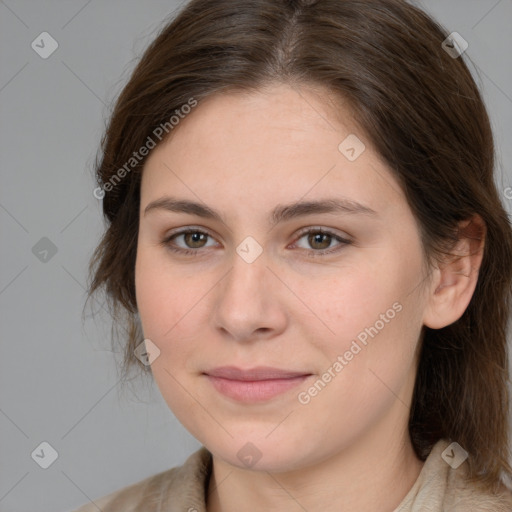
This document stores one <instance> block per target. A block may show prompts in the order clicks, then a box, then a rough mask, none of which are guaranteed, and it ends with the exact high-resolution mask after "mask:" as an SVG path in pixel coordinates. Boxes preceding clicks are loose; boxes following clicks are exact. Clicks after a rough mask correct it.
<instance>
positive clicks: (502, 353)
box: [89, 0, 512, 489]
mask: <svg viewBox="0 0 512 512" xmlns="http://www.w3.org/2000/svg"><path fill="white" fill-rule="evenodd" d="M447 35H448V33H447V31H446V30H444V29H443V28H442V27H440V26H439V25H438V24H437V23H436V22H435V21H433V20H432V19H431V18H430V17H429V16H427V15H426V14H425V13H424V12H422V11H421V10H420V9H418V8H416V7H414V6H412V5H410V4H408V3H406V2H405V1H402V0H318V1H299V0H243V1H237V0H192V1H191V2H189V3H188V4H187V5H186V6H185V7H184V8H183V9H182V11H181V12H180V13H179V14H178V16H177V17H175V19H173V20H172V21H171V22H170V23H169V24H167V25H166V26H165V27H164V29H163V30H162V31H161V33H160V34H159V35H158V37H157V38H156V39H155V40H154V41H153V42H152V44H151V45H150V46H149V48H148V49H147V50H146V52H145V53H144V55H143V56H142V58H141V60H140V62H139V63H138V65H137V66H136V68H135V70H134V71H133V74H132V76H131V78H130V80H129V82H128V84H127V85H126V87H125V88H124V90H123V91H122V93H121V95H120V96H119V98H118V100H117V103H116V105H115V109H114V111H113V114H112V117H111V119H110V124H109V126H108V128H107V131H106V133H105V136H104V138H103V140H102V155H101V156H100V157H99V158H98V160H97V163H96V174H97V178H98V184H99V185H100V186H102V187H103V190H104V194H105V195H104V198H103V212H104V215H105V217H106V221H107V224H108V227H107V229H106V231H105V233H104V236H103V238H102V240H101V243H100V244H99V246H98V247H97V248H96V251H95V253H94V255H93V258H92V259H91V263H90V269H89V270H90V275H89V281H90V284H89V298H90V297H91V296H92V295H93V294H94V293H95V292H97V291H98V290H99V289H104V291H105V292H106V294H107V298H108V299H109V301H110V306H111V308H112V309H111V314H112V315H113V317H114V320H115V321H116V322H114V324H116V323H117V325H118V327H119V326H120V325H121V324H122V325H124V329H125V336H124V338H125V339H124V340H123V342H124V362H123V365H124V366H123V372H124V373H125V374H127V373H128V370H129V368H130V367H132V365H133V364H140V363H138V362H137V361H136V359H135V357H134V355H133V352H134V349H135V347H136V346H137V345H138V344H139V343H141V341H142V339H143V337H142V332H141V326H140V322H139V319H138V317H137V304H136V299H135V285H134V272H135V257H136V250H137V235H138V221H139V218H138V215H139V200H140V197H139V196H140V179H141V171H142V168H143V165H144V161H145V158H142V159H140V161H137V162H135V163H134V162H132V167H131V168H129V169H128V170H127V172H125V173H122V175H123V176H122V179H118V180H117V181H116V182H115V183H113V181H112V178H113V177H114V175H116V173H117V177H118V178H119V170H120V169H121V168H122V167H123V166H125V164H126V162H128V161H130V158H131V157H132V153H133V151H134V150H135V149H138V148H140V147H142V146H144V145H145V144H147V141H148V137H150V138H153V139H154V133H155V130H156V129H157V127H159V126H161V125H164V124H165V123H167V125H168V124H169V119H170V118H171V116H173V115H174V114H175V113H176V111H177V110H179V109H180V108H181V107H182V106H183V105H185V104H187V103H189V104H190V99H191V98H194V99H195V101H197V102H198V103H199V104H200V102H201V99H203V98H206V97H207V96H211V95H212V94H214V93H220V92H224V93H225V92H230V91H232V92H234V91H237V90H239V91H249V92H250V91H258V89H261V88H262V87H264V86H266V85H269V84H273V83H287V84H289V85H292V86H293V85H306V86H311V87H315V88H318V87H323V88H326V89H328V90H329V91H333V92H334V93H335V94H336V95H337V96H336V97H339V98H341V99H343V100H345V101H348V103H349V105H350V106H351V107H352V108H353V110H354V112H355V119H356V121H357V122H358V123H359V125H360V126H361V127H362V129H363V131H364V133H365V134H366V136H367V137H368V138H369V140H371V141H372V143H373V145H374V147H375V148H376V149H377V151H378V152H379V153H380V155H381V156H382V157H383V158H384V160H385V161H386V162H387V163H388V164H389V167H390V168H391V169H392V170H393V172H394V173H395V175H396V177H397V179H398V181H399V182H400V183H401V185H402V187H403V191H404V193H405V195H406V197H407V200H408V203H409V205H410V208H411V209H412V212H413V214H414V216H415V217H416V219H417V221H418V224H419V226H420V229H421V236H422V241H423V246H424V250H425V254H426V255H427V256H428V259H429V261H430V263H432V262H433V261H434V258H437V257H440V255H441V254H443V253H445V252H446V251H447V247H450V246H451V244H453V241H454V240H456V239H457V224H458V223H459V222H460V221H462V220H466V219H469V218H471V216H472V215H473V214H475V213H476V214H478V215H480V216H481V218H482V219H483V220H484V221H485V224H486V230H487V231H486V237H485V238H486V244H485V249H484V255H483V262H482V266H481V269H480V273H479V278H478V283H477V286H476V290H475V292H474V294H473V297H472V299H471V302H470V304H469V306H468V308H467V309H466V311H465V312H464V314H463V315H462V317H461V318H460V319H459V320H458V321H456V322H455V323H453V324H452V325H449V326H448V327H445V328H442V329H438V330H433V329H429V328H427V327H424V331H423V335H424V336H423V341H422V345H421V355H420V360H419V367H418V373H417V379H416V385H415V390H414V395H413V402H412V407H411V413H410V420H409V431H410V436H411V439H412V442H413V446H414V448H415V450H416V453H417V454H418V456H419V457H420V458H422V459H425V457H426V456H427V454H428V453H429V451H430V449H431V448H432V446H433V444H434V443H435V442H436V441H437V440H439V439H441V438H446V439H450V440H453V441H457V442H458V443H459V444H460V445H461V446H462V447H463V448H465V449H466V450H467V451H468V452H469V459H468V462H469V468H470V477H471V479H472V480H473V481H475V482H480V483H482V484H483V485H485V486H486V487H487V488H488V489H491V488H493V489H495V488H496V486H497V485H498V482H499V479H500V476H501V477H510V476H512V468H511V467H510V465H509V462H508V457H509V445H508V442H509V441H508V419H509V418H508V410H509V406H508V389H507V384H508V359H507V346H506V345H507V341H506V329H507V320H508V319H509V318H510V313H511V309H510V306H511V301H510V299H511V291H512V268H511V261H512V229H511V225H510V222H509V219H508V216H507V213H506V211H505V210H504V208H503V205H502V204H501V202H500V198H499V194H498V191H497V189H496V186H495V183H494V176H493V171H494V143H493V135H492V131H491V127H490V123H489V119H488V114H487V112H486V108H485V106H484V103H483V100H482V98H481V95H480V93H479V90H478V87H477V85H476V84H475V82H474V80H473V78H472V76H471V73H470V71H469V70H468V68H467V66H466V64H465V62H464V61H463V57H459V58H452V56H450V55H449V54H448V53H447V52H446V51H445V50H444V49H443V48H442V46H441V44H442V42H443V40H444V39H445V38H446V37H447ZM170 133H172V132H170ZM124 168H125V170H126V169H127V168H126V166H125V167H124ZM106 184H110V186H108V187H107V186H106ZM123 322H126V323H125V324H123Z"/></svg>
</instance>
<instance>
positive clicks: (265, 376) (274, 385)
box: [203, 366, 312, 402]
mask: <svg viewBox="0 0 512 512" xmlns="http://www.w3.org/2000/svg"><path fill="white" fill-rule="evenodd" d="M203 375H205V376H206V377H207V378H208V380H209V382H210V383H211V384H212V386H213V387H214V389H216V390H217V392H219V393H221V394H222V395H224V396H227V397H229V398H232V399H234V400H236V401H239V402H263V401H266V400H270V399H271V398H274V397H276V396H278V395H281V394H283V393H285V392H286V391H289V390H291V389H293V388H295V387H296V386H298V385H300V384H302V383H303V382H304V381H305V380H306V379H307V378H309V377H311V375H312V374H311V373H309V372H303V371H290V370H284V369H280V368H272V367H268V366H260V367H257V368H252V369H248V370H242V369H240V368H236V367H234V366H223V367H220V368H214V369H212V370H209V371H207V372H205V373H204V374H203Z"/></svg>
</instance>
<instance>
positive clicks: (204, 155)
mask: <svg viewBox="0 0 512 512" xmlns="http://www.w3.org/2000/svg"><path fill="white" fill-rule="evenodd" d="M336 108H337V114H336V116H334V114H333V112H334V110H333V109H334V106H333V104H332V103H329V101H328V95H327V93H326V92H325V91H323V92H321V93H319V92H318V91H314V90H312V89H301V90H300V91H299V90H297V89H292V88H289V87H287V86H285V85H279V86H273V87H271V88H268V89H266V90H264V91H260V92H258V93H251V94H245V95H242V94H233V93H231V94H226V95H217V96H211V97H210V98H208V99H207V100H205V101H203V102H202V103H200V104H199V105H198V106H197V107H196V109H195V110H193V111H192V113H190V114H189V115H188V116H187V117H186V118H185V119H183V120H181V121H180V124H179V126H177V127H176V128H175V129H174V132H172V135H171V137H170V139H169V140H168V141H166V142H165V143H163V144H161V145H160V146H157V147H156V148H155V149H154V150H153V152H152V153H151V154H150V156H149V157H148V160H147V161H146V164H145V167H144V170H143V176H142V183H141V207H140V226H139V238H138V249H137V260H136V271H135V275H136V297H137V304H138V309H139V315H140V319H141V322H142V327H143V331H144V336H145V338H146V339H149V340H151V342H152V343H153V344H154V345H156V346H157V347H158V349H159V351H160V354H159V355H158V357H157V358H156V359H155V360H154V362H153V363H152V366H151V368H152V372H153V375H154V378H155V380H156V383H157V385H158V387H159V389H160V391H161V393H162V395H163V397H164V399H165V400H166V402H167V404H168V405H169V407H170V409H171V410H172V411H173V413H174V414H175V415H176V417H177V418H178V419H179V421H180V422H181V423H182V424H183V425H184V426H185V428H187V429H188V430H189V432H191V434H192V435H193V436H194V437H196V438H197V439H198V440H199V441H200V442H201V443H202V444H204V445H205V446H206V447H207V448H208V449H209V450H210V451H211V452H212V453H213V454H214V455H215V456H217V457H220V458H221V459H222V460H224V461H225V462H227V463H229V464H232V465H235V466H238V467H247V466H248V465H250V464H253V463H254V461H256V460H257V459H259V460H258V461H257V464H258V466H257V467H258V469H265V470H270V471H277V472H278V471H284V470H286V469H289V468H301V467H306V466H308V465H312V464H315V463H318V462H319V461H321V460H324V459H327V458H328V457H331V456H332V455H333V454H335V453H341V452H342V451H343V450H344V449H347V448H348V447H351V446H356V445H357V443H358V441H361V440H362V439H363V437H364V438H365V439H366V440H369V439H373V440H378V439H386V437H388V438H389V435H390V434H391V432H394V431H396V430H397V429H402V430H403V431H405V430H406V425H407V420H408V416H409V407H408V405H409V403H410V398H411V395H412V388H413V384H414V377H415V364H416V357H417V355H416V348H417V345H418V338H419V335H420V333H421V327H422V316H423V313H424V310H425V304H426V299H425V296H424V291H423V290H424V287H423V286H421V284H422V283H424V282H425V278H426V273H425V267H424V259H423V256H422V246H421V241H420V234H419V229H418V226H417V224H416V221H415V219H414V217H413V214H412V212H411V210H410V208H409V206H408V205H407V202H406V199H405V196H404V194H403V192H402V191H401V189H400V187H399V185H398V183H397V182H396V180H395V179H394V178H393V176H392V174H391V172H390V170H389V169H388V168H387V167H386V165H385V164H384V163H383V162H382V161H381V160H380V158H379V156H378V154H377V153H376V152H375V150H374V149H373V148H372V145H371V143H370V141H369V140H368V139H367V138H366V137H365V135H364V133H362V132H361V131H360V130H359V129H358V128H357V127H356V125H355V123H354V122H353V120H352V117H351V115H350V111H349V109H348V108H347V107H346V106H345V107H343V105H342V106H341V107H340V106H337V107H336ZM347 137H348V139H347ZM355 137H357V139H356V138H355ZM362 144H364V147H363V145H362ZM177 201H180V203H178V202H177ZM185 202H193V203H197V204H198V205H199V207H197V206H196V207H192V206H190V204H188V206H187V203H185ZM298 203H309V205H302V206H297V204H298ZM294 205H295V206H294ZM335 205H337V207H335ZM212 212H213V213H212ZM208 213H209V215H208ZM227 366H228V367H235V368H237V369H238V370H242V373H236V371H231V370H229V369H228V370H227V371H225V372H224V373H222V371H221V370H219V371H218V373H217V376H215V375H214V374H216V369H219V368H221V367H227ZM261 367H272V368H274V369H278V370H280V372H279V371H269V370H266V371H257V370H258V368H260V369H261ZM254 369H256V372H255V373H250V372H246V373H243V371H246V370H254ZM233 372H234V373H233ZM283 372H284V373H283ZM286 372H288V373H286ZM376 442H377V441H376ZM251 461H253V462H251Z"/></svg>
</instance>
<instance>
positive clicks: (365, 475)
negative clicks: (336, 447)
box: [207, 429, 423, 512]
mask: <svg viewBox="0 0 512 512" xmlns="http://www.w3.org/2000/svg"><path fill="white" fill-rule="evenodd" d="M383 434H384V435H383ZM386 436H388V437H386ZM422 467H423V463H422V462H421V461H420V460H419V459H418V458H417V457H416V455H415V453H414V450H413V448H412V444H411V442H410V438H409V435H408V432H407V430H406V429H404V430H403V431H401V432H397V431H396V430H394V431H393V429H390V430H389V431H387V429H386V430H384V431H383V430H382V429H381V430H380V432H379V435H378V436H377V435H374V434H373V435H372V433H369V434H368V435H366V436H362V437H361V438H360V439H359V440H357V441H355V442H354V443H352V444H351V446H349V447H347V448H344V449H342V450H340V451H339V452H337V453H336V454H335V455H333V456H332V457H330V458H328V459H327V460H322V461H320V462H318V463H317V464H315V465H314V466H309V467H307V468H301V469H297V470H294V471H290V472H286V473H269V472H268V471H249V470H246V469H240V468H238V467H234V466H232V465H230V464H227V463H225V462H224V461H222V460H220V459H218V458H217V457H214V458H213V468H212V474H211V477H210V481H209V484H208V498H207V510H208V512H235V511H239V510H246V509H247V504H248V503H250V504H251V506H250V509H251V510H252V511H254V512H259V511H270V512H272V511H280V512H288V511H290V512H291V511H293V512H296V511H297V510H300V508H302V509H303V510H307V511H308V512H315V511H322V512H330V511H333V512H334V511H336V512H352V511H354V510H364V511H365V512H392V511H393V510H394V509H395V508H396V507H397V506H398V505H399V504H400V502H401V501H402V500H403V498H404V497H405V496H406V494H407V492H408V491H409V490H410V489H411V487H412V486H413V484H414V482H415V481H416V479H417V478H418V476H419V474H420V471H421V468H422Z"/></svg>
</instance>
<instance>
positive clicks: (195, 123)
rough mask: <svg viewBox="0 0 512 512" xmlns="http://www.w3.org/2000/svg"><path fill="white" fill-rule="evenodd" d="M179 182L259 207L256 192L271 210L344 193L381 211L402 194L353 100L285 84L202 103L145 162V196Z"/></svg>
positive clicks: (190, 191)
mask: <svg viewBox="0 0 512 512" xmlns="http://www.w3.org/2000/svg"><path fill="white" fill-rule="evenodd" d="M347 140H348V141H349V142H348V143H345V141H347ZM340 144H341V146H340ZM347 145H348V146H353V148H348V149H354V150H355V151H356V152H357V154H356V155H355V156H356V158H355V159H353V158H352V157H353V153H352V155H351V154H350V153H348V154H347V153H346V150H347ZM359 153H360V154H359ZM347 155H348V156H349V157H351V158H347ZM176 188H177V189H179V190H180V191H181V192H182V193H183V194H185V195H186V196H187V197H189V198H192V195H194V194H195V195H196V196H198V197H200V198H205V200H206V197H208V198H209V199H211V200H214V198H215V197H217V198H218V197H226V196H229V197H232V198H233V199H235V198H239V199H246V202H245V204H246V205H247V206H249V205H252V206H254V207H255V204H253V203H254V201H255V198H257V199H258V201H259V205H260V206H264V205H265V203H266V202H268V203H269V204H268V205H267V207H268V208H271V207H273V206H274V205H275V204H276V203H278V202H281V203H288V202H290V200H298V199H299V198H301V197H305V196H306V195H307V199H314V198H315V196H316V197H320V196H326V195H329V196H332V195H333V193H336V192H338V193H339V194H340V195H343V196H345V197H349V198H350V199H353V200H356V201H360V202H363V203H364V202H372V203H373V206H372V208H374V209H378V208H379V205H380V206H381V207H383V206H384V205H385V204H386V202H387V201H388V200H389V198H390V196H396V194H397V193H398V194H399V195H400V193H401V191H400V190H399V186H398V184H397V182H396V181H395V178H394V177H393V176H392V175H391V173H390V172H389V170H388V169H386V166H385V164H384V162H382V161H381V159H380V158H379V155H378V154H377V153H376V152H375V151H374V150H373V148H372V145H371V142H370V141H369V140H368V139H367V138H366V136H365V134H364V133H362V131H361V130H360V128H358V126H357V124H356V123H355V122H354V119H353V116H352V112H351V110H350V109H349V108H348V106H347V105H346V104H343V103H342V102H334V101H333V99H332V97H331V96H329V95H328V93H327V92H325V96H322V95H321V93H320V92H319V91H318V90H312V89H304V88H301V89H300V90H298V89H295V88H292V87H289V86H285V85H280V86H274V87H271V88H267V89H264V90H262V91H258V92H251V93H247V92H245V93H239V92H237V93H223V94H216V95H213V96H211V97H209V98H207V99H206V100H203V101H201V102H200V103H199V105H198V106H197V107H196V108H195V109H194V110H193V111H192V112H191V113H190V114H188V115H187V116H186V117H185V118H184V119H182V120H181V121H180V123H179V124H178V125H177V126H176V127H175V128H174V130H173V132H172V133H171V136H170V137H169V139H168V140H166V141H165V142H164V143H162V144H160V145H159V146H158V147H157V148H155V149H154V150H153V152H152V153H151V154H150V156H149V157H148V160H147V161H146V164H145V167H144V172H143V183H142V195H143V197H145V196H147V195H149V196H151V199H154V195H155V193H156V192H157V190H161V191H163V189H167V190H166V191H167V192H170V191H171V190H172V191H173V192H175V190H176ZM173 195H175V194H173ZM249 196H250V197H249ZM146 199H148V200H149V197H147V198H146ZM195 199H197V197H196V198H195ZM395 199H396V198H395ZM214 203H215V204H218V203H219V201H218V199H217V200H216V201H214ZM226 206H229V205H226Z"/></svg>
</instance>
